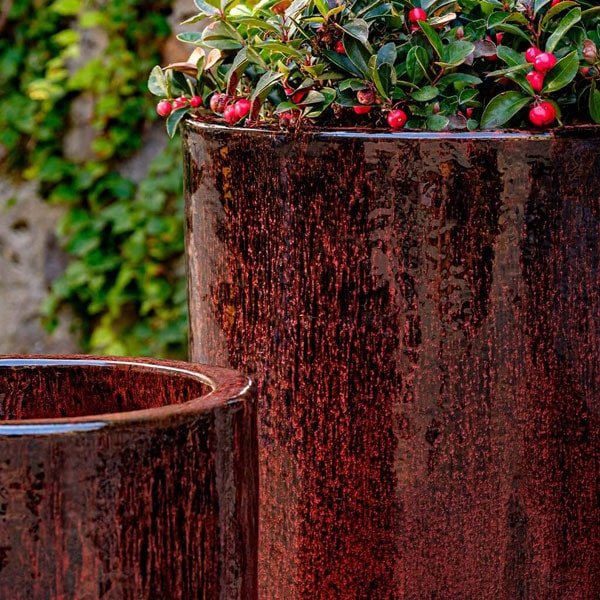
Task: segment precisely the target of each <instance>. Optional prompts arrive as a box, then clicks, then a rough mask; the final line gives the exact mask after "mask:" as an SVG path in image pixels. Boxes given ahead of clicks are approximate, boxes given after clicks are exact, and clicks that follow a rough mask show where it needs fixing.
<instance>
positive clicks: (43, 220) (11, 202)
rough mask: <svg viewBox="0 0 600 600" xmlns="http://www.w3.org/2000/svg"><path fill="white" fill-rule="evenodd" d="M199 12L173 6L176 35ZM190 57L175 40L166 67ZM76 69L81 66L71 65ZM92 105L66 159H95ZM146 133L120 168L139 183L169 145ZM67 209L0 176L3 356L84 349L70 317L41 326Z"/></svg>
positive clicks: (61, 263)
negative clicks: (59, 226)
mask: <svg viewBox="0 0 600 600" xmlns="http://www.w3.org/2000/svg"><path fill="white" fill-rule="evenodd" d="M195 12H196V11H195V8H194V4H193V1H192V0H179V1H178V2H174V5H173V14H172V15H171V18H170V22H171V25H172V27H173V29H174V31H179V30H181V28H180V27H179V26H178V24H179V23H181V22H182V21H183V20H185V19H186V18H187V17H189V16H191V15H192V14H194V13H195ZM88 35H90V34H89V32H88ZM91 35H92V37H91V38H90V39H87V40H86V44H85V47H86V54H85V58H86V59H90V58H92V57H93V56H95V55H96V54H97V53H98V52H101V51H102V48H103V47H105V44H106V40H105V39H103V35H105V34H104V33H103V32H101V31H98V32H97V37H96V38H94V37H93V33H92V34H91ZM189 53H190V50H189V46H187V45H184V44H181V43H180V42H178V41H177V40H176V39H175V38H173V39H171V40H169V42H168V43H167V44H166V45H165V47H164V50H163V64H169V63H171V62H177V61H182V60H185V59H186V58H187V56H188V55H189ZM77 66H81V65H80V64H79V65H72V67H73V68H76V67H77ZM140 76H143V74H140ZM90 102H93V100H90V98H89V97H86V96H82V97H81V98H80V99H79V100H78V101H76V102H75V103H74V105H73V110H72V114H71V123H72V126H71V128H70V130H69V131H68V132H67V135H66V138H65V148H64V150H65V155H66V156H69V157H79V158H83V159H85V158H89V157H91V156H88V155H90V143H91V142H92V141H93V132H91V133H90V127H89V125H88V122H89V120H88V116H89V114H88V113H89V110H90ZM147 135H148V139H147V140H146V143H144V144H143V150H142V151H141V152H140V153H139V155H137V156H135V157H133V158H132V159H131V160H130V161H128V162H127V163H126V164H125V165H123V166H122V168H121V169H120V171H121V172H122V173H123V174H124V175H126V176H129V177H131V178H132V179H134V180H139V179H141V178H142V177H143V176H144V175H145V174H146V172H147V169H148V165H149V163H150V162H151V160H152V159H153V158H154V157H155V156H156V155H157V154H158V153H159V152H160V151H161V150H162V148H163V146H164V144H165V142H166V137H165V134H164V131H163V125H162V123H157V124H156V126H155V127H152V128H151V129H150V130H149V131H148V133H147ZM0 162H1V156H0ZM63 211H64V209H62V208H61V207H58V206H49V205H48V204H46V203H45V202H44V201H43V200H42V199H41V198H40V197H39V196H38V193H37V184H36V182H29V183H26V184H18V183H15V182H13V181H11V180H10V179H9V178H8V177H4V176H0V354H14V353H33V354H42V353H49V354H58V353H71V352H77V351H78V350H79V347H78V343H77V331H76V329H77V328H76V326H75V324H74V322H73V319H70V318H69V317H68V315H65V316H64V317H63V318H62V319H61V323H60V325H59V327H58V328H57V329H56V330H55V331H54V332H53V333H52V334H50V333H49V332H48V331H47V330H46V329H45V328H44V327H43V325H42V322H41V311H40V306H41V304H42V302H43V300H44V298H45V297H46V296H47V293H48V290H49V287H50V285H51V283H52V281H53V280H54V279H56V278H57V277H58V276H59V275H60V274H61V273H62V272H63V270H64V269H65V267H66V264H67V259H66V256H65V255H64V254H63V253H62V252H61V250H60V248H59V245H58V241H57V238H56V235H55V230H56V226H57V223H58V221H59V219H60V217H61V216H62V214H63Z"/></svg>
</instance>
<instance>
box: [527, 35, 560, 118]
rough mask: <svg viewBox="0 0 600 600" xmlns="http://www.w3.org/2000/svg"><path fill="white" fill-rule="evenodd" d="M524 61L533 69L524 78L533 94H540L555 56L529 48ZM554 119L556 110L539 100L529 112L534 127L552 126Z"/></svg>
mask: <svg viewBox="0 0 600 600" xmlns="http://www.w3.org/2000/svg"><path fill="white" fill-rule="evenodd" d="M525 60H526V61H527V62H528V63H531V65H533V69H532V70H531V71H529V73H527V75H526V76H525V77H526V78H527V81H529V83H530V85H531V87H532V88H533V91H534V92H541V91H542V89H543V87H544V77H545V76H546V73H547V72H548V71H550V70H551V69H553V68H554V66H555V65H556V56H554V54H551V53H550V52H542V51H541V50H540V49H539V48H536V47H535V46H531V47H530V48H528V49H527V51H526V52H525ZM554 119H556V109H555V108H554V105H553V104H552V103H551V102H548V101H547V100H540V101H538V102H536V104H535V105H534V106H533V107H532V108H531V110H530V111H529V120H530V121H531V124H532V125H535V126H536V127H547V126H548V125H552V123H554Z"/></svg>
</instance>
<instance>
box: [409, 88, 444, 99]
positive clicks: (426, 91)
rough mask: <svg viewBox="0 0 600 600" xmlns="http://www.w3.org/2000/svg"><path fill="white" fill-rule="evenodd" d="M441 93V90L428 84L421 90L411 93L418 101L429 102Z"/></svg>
mask: <svg viewBox="0 0 600 600" xmlns="http://www.w3.org/2000/svg"><path fill="white" fill-rule="evenodd" d="M438 94H439V90H438V89H437V88H436V87H433V86H431V85H426V86H424V87H422V88H421V89H420V90H416V91H414V92H413V93H412V94H411V97H412V98H413V100H416V101H417V102H428V101H429V100H433V99H434V98H435V97H436V96H437V95H438Z"/></svg>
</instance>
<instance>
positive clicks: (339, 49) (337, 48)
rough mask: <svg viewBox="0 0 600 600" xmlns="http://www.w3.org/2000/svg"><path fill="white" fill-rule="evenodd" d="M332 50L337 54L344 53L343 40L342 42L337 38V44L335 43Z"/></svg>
mask: <svg viewBox="0 0 600 600" xmlns="http://www.w3.org/2000/svg"><path fill="white" fill-rule="evenodd" d="M334 50H335V51H336V52H337V53H338V54H346V47H345V46H344V42H342V40H339V41H338V42H337V44H336V45H335V48H334Z"/></svg>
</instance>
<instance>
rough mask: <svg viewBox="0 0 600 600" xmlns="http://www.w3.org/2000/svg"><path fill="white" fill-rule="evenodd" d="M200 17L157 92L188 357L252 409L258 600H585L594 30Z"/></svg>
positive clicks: (393, 9)
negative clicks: (181, 218)
mask: <svg viewBox="0 0 600 600" xmlns="http://www.w3.org/2000/svg"><path fill="white" fill-rule="evenodd" d="M196 3H197V5H198V7H199V9H200V11H201V14H200V15H199V17H198V18H201V17H202V18H203V17H205V16H208V18H209V23H208V24H207V25H206V26H205V27H204V28H203V30H202V32H200V33H187V34H183V37H184V39H188V40H189V41H191V42H193V43H196V44H198V45H199V48H198V49H197V50H196V51H195V53H194V54H193V55H192V58H191V59H190V61H189V62H188V63H185V64H180V65H170V66H169V67H168V68H167V69H166V70H163V69H161V68H159V67H157V68H155V69H154V71H153V72H152V74H151V77H150V88H151V90H152V91H153V92H154V93H156V94H158V96H159V97H160V98H161V104H159V110H160V112H161V113H162V114H163V115H165V116H166V118H167V128H168V130H169V132H170V133H174V132H175V130H176V128H177V124H178V123H179V122H181V123H182V127H181V131H182V137H183V146H184V153H185V165H184V167H185V195H186V252H187V262H188V282H189V283H188V285H189V301H190V302H189V307H190V325H191V336H190V338H191V357H192V359H193V360H195V361H199V362H205V363H217V364H227V365H231V366H233V367H235V368H238V369H241V370H243V371H246V372H248V373H250V374H251V375H252V376H253V377H254V379H255V380H256V382H257V384H258V389H259V418H260V425H259V435H260V437H259V440H260V442H259V443H260V455H259V460H260V470H261V483H260V488H261V489H260V494H261V501H260V534H259V565H260V567H259V572H260V597H261V600H288V599H290V598H294V599H300V600H321V599H323V600H364V599H368V600H388V599H390V600H409V599H410V600H414V599H418V600H426V599H427V600H428V599H432V598H441V599H443V600H464V599H465V598H477V600H490V599H498V600H515V599H519V600H538V599H540V598H544V599H545V600H563V599H564V598H593V597H595V596H597V591H598V590H599V589H600V547H599V546H598V543H597V540H598V539H600V503H599V501H598V494H597V490H598V489H600V481H599V475H598V470H597V465H598V464H599V463H600V361H598V355H599V354H600V334H599V332H600V327H598V319H599V315H600V293H599V290H600V269H599V267H598V248H599V247H600V211H599V206H600V127H598V126H597V125H595V124H594V123H598V121H599V118H598V117H599V114H598V113H599V110H598V108H599V94H600V92H599V90H598V82H599V79H598V66H599V63H598V60H599V57H598V50H597V49H598V48H599V47H600V38H599V32H598V27H599V23H600V21H599V15H600V9H599V7H595V6H592V4H591V3H589V2H570V1H564V2H555V1H550V0H537V1H535V2H511V1H506V2H498V1H495V0H488V1H482V2H474V1H467V0H465V1H462V2H448V1H438V2H430V1H423V2H421V3H420V5H415V4H412V3H408V2H389V3H388V2H379V1H375V2H368V1H365V2H362V1H361V2H354V3H350V2H349V3H346V4H342V3H340V4H339V5H338V4H337V3H336V4H329V3H327V2H325V1H320V0H296V1H294V2H292V3H289V2H287V1H283V2H260V3H258V4H256V5H254V6H253V7H248V6H244V5H241V4H237V5H236V4H235V3H230V4H227V3H225V4H222V5H218V6H217V5H212V4H210V3H205V2H203V0H197V2H196ZM192 20H195V19H192ZM186 115H189V118H185V119H184V120H183V121H181V118H182V117H184V116H186ZM555 125H557V126H556V127H555ZM560 125H569V126H565V127H561V126H560ZM509 128H510V129H509Z"/></svg>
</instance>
